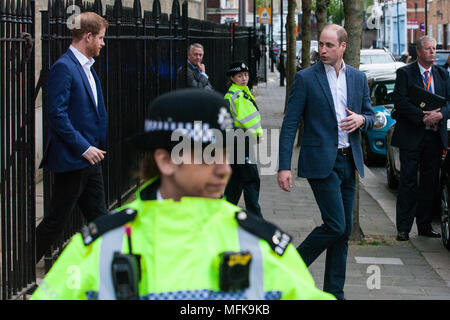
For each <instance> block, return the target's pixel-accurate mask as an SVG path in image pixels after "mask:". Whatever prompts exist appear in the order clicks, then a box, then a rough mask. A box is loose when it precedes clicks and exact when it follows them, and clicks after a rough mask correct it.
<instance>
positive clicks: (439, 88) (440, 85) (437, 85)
mask: <svg viewBox="0 0 450 320" xmlns="http://www.w3.org/2000/svg"><path fill="white" fill-rule="evenodd" d="M431 72H432V75H433V84H434V93H435V94H437V95H440V96H442V97H445V96H446V94H445V88H444V86H445V82H444V81H442V79H441V75H440V74H439V71H438V69H437V67H436V66H432V69H431Z"/></svg>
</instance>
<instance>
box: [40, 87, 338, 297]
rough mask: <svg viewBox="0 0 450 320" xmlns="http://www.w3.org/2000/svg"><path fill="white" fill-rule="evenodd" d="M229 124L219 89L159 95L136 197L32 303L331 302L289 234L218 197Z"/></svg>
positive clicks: (57, 269)
mask: <svg viewBox="0 0 450 320" xmlns="http://www.w3.org/2000/svg"><path fill="white" fill-rule="evenodd" d="M227 130H233V120H232V118H231V116H230V114H229V113H228V110H227V103H226V101H225V100H224V99H223V98H222V97H221V96H220V95H218V94H217V93H213V92H207V91H205V90H200V89H185V90H179V91H175V92H172V93H168V94H164V95H162V96H160V97H159V98H157V99H156V100H155V101H154V103H153V104H152V106H151V107H150V108H149V110H148V115H147V118H146V121H145V132H144V133H143V134H141V135H139V136H137V137H135V138H134V139H133V144H134V145H135V146H136V147H138V148H139V149H140V150H142V151H144V152H145V153H146V157H145V158H143V160H142V162H141V176H142V178H144V179H145V180H146V182H145V183H144V184H143V185H142V187H140V188H139V190H138V192H137V195H136V200H135V201H133V202H131V203H129V204H126V205H124V206H123V207H121V208H119V209H117V210H115V211H113V212H112V213H111V214H109V215H106V216H103V217H101V218H99V219H97V220H95V221H94V222H93V223H91V224H90V225H89V226H87V227H85V228H83V230H82V232H81V233H78V234H76V235H75V236H74V237H73V238H72V240H71V241H70V243H69V244H68V246H67V247H66V249H65V250H64V251H63V253H62V254H61V256H60V257H59V259H58V260H57V261H56V263H55V265H54V266H53V267H52V269H51V270H50V272H49V273H48V274H47V276H46V277H45V279H44V280H43V282H42V283H41V284H40V286H39V288H38V289H37V290H36V291H35V292H34V294H33V296H32V299H100V300H103V299H108V300H114V299H150V300H155V299H165V300H166V299H333V297H332V296H331V295H329V294H327V293H325V292H322V291H321V290H319V289H317V288H316V287H315V285H314V281H313V279H312V277H311V275H310V273H309V272H308V269H307V268H306V266H305V264H304V262H303V261H302V259H301V258H300V256H299V255H298V253H297V251H296V249H295V247H294V246H293V245H292V244H290V243H289V242H290V237H289V236H288V235H287V234H285V233H284V232H282V231H281V230H280V229H278V228H277V227H276V226H274V225H272V224H270V223H268V222H266V221H264V220H262V219H259V218H258V217H256V216H253V215H247V214H246V212H245V211H242V210H241V209H240V208H238V207H236V206H234V205H233V204H231V203H229V202H227V201H226V200H224V199H223V198H222V192H223V189H224V188H225V186H226V183H227V181H228V179H229V177H230V174H231V169H230V167H229V165H228V162H227V160H226V156H225V155H224V152H223V151H224V150H223V148H224V145H223V142H224V141H226V140H223V139H221V137H220V135H223V137H225V136H226V134H225V133H226V131H227ZM175 136H177V137H178V138H180V137H181V138H182V139H183V141H182V142H181V143H184V142H186V141H187V143H184V147H183V148H181V149H180V148H177V147H178V146H179V143H178V140H179V139H177V138H176V137H175ZM174 137H175V138H174ZM211 147H214V151H213V152H210V153H211V154H212V155H213V156H214V162H213V163H206V161H205V160H203V159H204V158H203V156H204V155H202V158H201V159H200V157H199V156H198V151H200V153H206V150H210V151H211ZM208 148H209V149H208ZM175 150H177V151H176V152H174V151H175Z"/></svg>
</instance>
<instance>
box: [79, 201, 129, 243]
mask: <svg viewBox="0 0 450 320" xmlns="http://www.w3.org/2000/svg"><path fill="white" fill-rule="evenodd" d="M136 215H137V211H136V210H135V209H131V208H127V209H123V210H120V211H118V210H114V211H111V212H110V213H109V214H107V215H103V216H101V217H98V218H97V219H95V220H94V221H93V222H91V223H89V225H87V226H85V227H83V228H82V229H81V231H80V232H81V236H82V237H83V242H84V245H85V246H88V245H90V244H91V243H92V242H94V241H95V239H97V238H98V237H101V236H102V235H104V234H105V233H107V232H108V231H111V230H113V229H115V228H118V227H120V226H123V225H125V224H126V223H128V222H130V221H133V220H134V218H136Z"/></svg>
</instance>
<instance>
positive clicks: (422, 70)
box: [417, 61, 433, 74]
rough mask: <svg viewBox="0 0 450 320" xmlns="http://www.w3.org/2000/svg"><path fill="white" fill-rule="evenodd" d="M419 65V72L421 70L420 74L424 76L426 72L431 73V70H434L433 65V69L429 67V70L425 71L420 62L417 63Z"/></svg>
mask: <svg viewBox="0 0 450 320" xmlns="http://www.w3.org/2000/svg"><path fill="white" fill-rule="evenodd" d="M417 64H418V65H419V70H420V74H423V73H424V72H425V71H428V72H430V74H431V73H432V72H431V69H432V68H433V65H431V67H429V68H428V69H425V68H424V67H422V65H421V64H420V63H419V61H417Z"/></svg>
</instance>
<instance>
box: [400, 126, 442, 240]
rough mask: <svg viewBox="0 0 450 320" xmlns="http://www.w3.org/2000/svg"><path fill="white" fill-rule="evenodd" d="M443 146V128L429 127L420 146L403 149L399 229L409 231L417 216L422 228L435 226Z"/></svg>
mask: <svg viewBox="0 0 450 320" xmlns="http://www.w3.org/2000/svg"><path fill="white" fill-rule="evenodd" d="M442 150H443V145H442V141H441V138H440V135H439V131H438V132H434V131H431V130H425V133H424V137H423V139H422V142H421V143H420V144H419V146H418V148H417V149H414V150H405V149H400V183H399V188H398V196H397V217H396V220H397V230H398V231H399V232H407V233H409V232H410V231H411V228H412V225H413V222H414V217H415V218H416V224H417V228H418V229H419V230H422V231H428V230H430V229H431V219H432V213H433V205H434V199H435V195H436V192H437V190H438V181H439V167H440V163H441V158H442ZM417 173H419V183H417V180H418V179H417Z"/></svg>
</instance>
